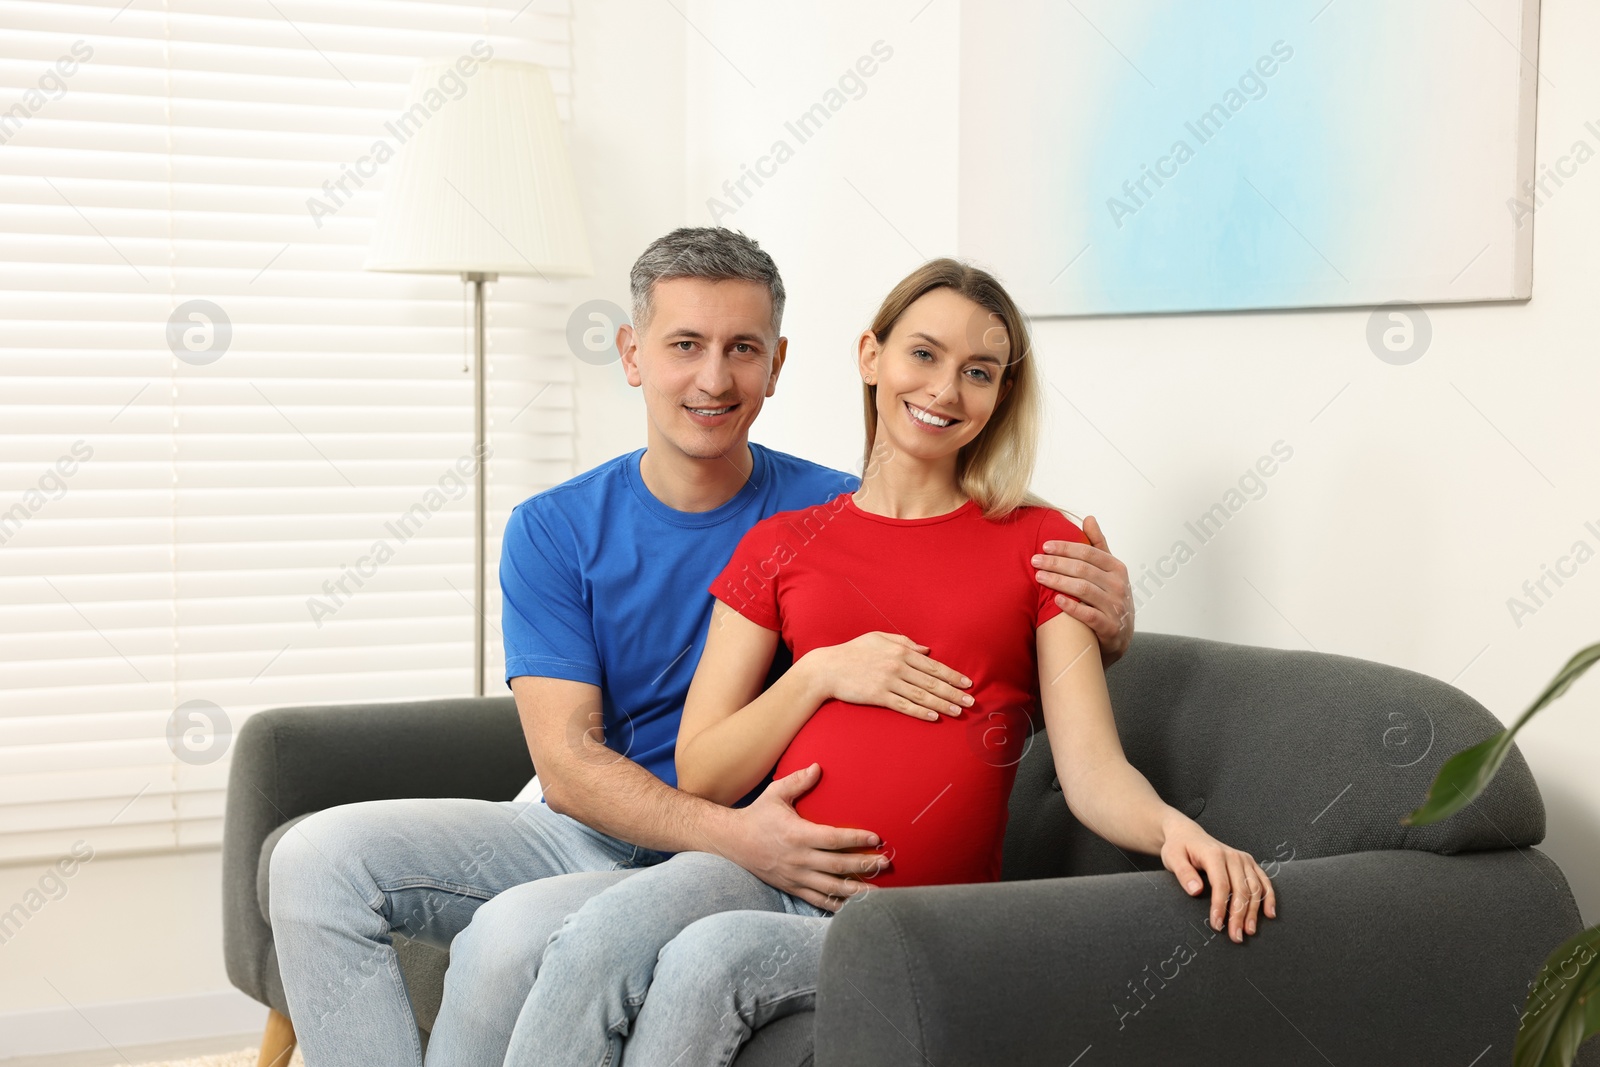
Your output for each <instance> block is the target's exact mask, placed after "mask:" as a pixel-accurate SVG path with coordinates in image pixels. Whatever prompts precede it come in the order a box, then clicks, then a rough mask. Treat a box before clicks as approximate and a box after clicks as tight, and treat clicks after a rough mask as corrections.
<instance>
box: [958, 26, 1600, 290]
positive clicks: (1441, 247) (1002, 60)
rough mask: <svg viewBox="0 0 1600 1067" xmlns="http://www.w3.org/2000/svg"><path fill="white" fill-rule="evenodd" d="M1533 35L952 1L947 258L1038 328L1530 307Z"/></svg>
mask: <svg viewBox="0 0 1600 1067" xmlns="http://www.w3.org/2000/svg"><path fill="white" fill-rule="evenodd" d="M1537 28H1538V3H1537V0H1331V2H1330V0H1006V2H1005V3H977V2H971V0H969V2H968V3H965V4H963V6H962V15H961V32H962V39H961V50H962V52H961V54H962V59H961V93H960V95H961V119H960V121H961V131H960V143H961V159H960V220H959V232H960V251H961V253H962V255H964V256H967V257H969V258H972V259H975V260H977V261H979V262H981V263H984V264H986V265H988V266H990V267H992V268H993V269H995V270H996V271H997V272H998V273H999V274H1000V275H1001V277H1002V278H1003V279H1004V280H1005V281H1006V282H1007V283H1008V285H1010V286H1011V287H1012V288H1013V291H1014V292H1016V293H1017V294H1018V297H1019V299H1021V300H1022V302H1023V304H1024V306H1025V307H1026V308H1027V309H1028V311H1029V312H1030V313H1031V314H1034V315H1081V314H1119V313H1138V312H1160V311H1201V310H1217V309H1236V308H1271V307H1316V306H1330V305H1371V304H1380V303H1385V302H1388V301H1391V300H1407V301H1411V302H1414V303H1419V304H1421V303H1429V302H1441V301H1467V300H1513V299H1525V298H1527V297H1528V296H1529V295H1531V288H1532V247H1533V243H1532V242H1533V214H1534V211H1535V210H1536V207H1537V203H1536V197H1537V196H1539V195H1540V194H1539V188H1538V186H1537V185H1536V184H1535V180H1534V179H1535V172H1534V155H1533V150H1534V145H1533V132H1534V121H1533V119H1534V102H1535V99H1536V90H1537V86H1538V83H1539V79H1540V77H1541V75H1540V74H1539V72H1538V71H1537V68H1536V65H1535V64H1536V61H1537V58H1538V40H1537ZM1595 143H1596V144H1600V137H1596V138H1595ZM1546 191H1547V192H1548V191H1549V190H1548V187H1547V189H1546Z"/></svg>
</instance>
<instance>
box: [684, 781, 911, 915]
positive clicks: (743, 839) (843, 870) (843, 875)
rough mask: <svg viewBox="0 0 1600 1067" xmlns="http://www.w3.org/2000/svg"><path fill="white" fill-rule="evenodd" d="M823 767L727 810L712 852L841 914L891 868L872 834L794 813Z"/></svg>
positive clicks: (710, 846) (776, 784) (777, 886)
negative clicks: (850, 899)
mask: <svg viewBox="0 0 1600 1067" xmlns="http://www.w3.org/2000/svg"><path fill="white" fill-rule="evenodd" d="M821 776H822V770H821V768H820V767H819V766H818V765H817V764H815V763H813V764H812V765H811V766H809V767H805V768H802V769H801V770H798V771H795V772H794V773H793V774H790V775H787V776H785V777H783V778H779V779H777V780H776V781H774V782H773V783H772V784H771V785H769V786H767V788H766V789H764V790H762V792H761V795H760V796H759V797H757V798H756V799H755V800H754V801H753V802H752V803H751V804H749V805H748V806H747V807H743V808H729V809H727V816H726V818H725V819H723V820H722V821H721V823H720V826H719V829H718V830H717V831H716V835H717V838H718V840H716V841H714V842H707V845H708V847H707V851H710V852H715V853H716V854H718V855H720V856H723V857H725V858H727V859H730V860H732V861H733V862H734V863H737V864H738V865H739V866H741V867H743V868H744V869H745V870H747V871H749V872H750V873H751V874H753V875H755V876H756V877H757V878H760V879H761V880H762V881H763V882H766V883H767V884H768V885H770V886H772V887H773V888H775V889H781V890H783V891H784V892H786V893H791V894H793V895H794V896H797V897H799V898H800V899H802V900H804V901H806V902H807V903H809V904H813V905H815V906H817V907H819V908H824V909H826V910H828V911H838V910H839V908H840V907H842V906H843V904H844V902H845V899H846V898H847V897H851V896H854V895H855V894H856V893H859V892H863V891H864V890H866V889H869V888H870V886H869V884H868V883H867V882H865V881H862V879H864V878H870V877H872V876H873V875H875V874H878V873H879V872H880V871H882V870H883V869H885V868H886V867H887V866H888V860H887V859H886V858H885V857H883V856H882V855H881V854H879V853H876V852H872V853H867V854H865V855H863V854H862V853H860V852H849V851H845V850H847V849H871V848H876V847H877V846H878V845H879V843H880V842H879V840H878V835H877V834H874V833H872V832H871V831H869V830H849V829H844V828H842V827H836V826H818V825H817V824H816V823H811V822H807V821H806V820H805V819H802V818H801V817H800V816H799V814H797V813H796V812H795V810H794V801H795V800H796V799H797V798H798V797H800V796H801V795H802V794H804V793H805V792H806V791H807V790H809V789H810V788H811V787H812V786H814V785H816V784H817V781H818V780H819V779H820V778H821Z"/></svg>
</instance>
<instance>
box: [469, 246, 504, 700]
mask: <svg viewBox="0 0 1600 1067" xmlns="http://www.w3.org/2000/svg"><path fill="white" fill-rule="evenodd" d="M499 277H500V276H499V275H498V274H494V273H487V272H484V271H471V272H464V273H463V274H462V275H461V280H462V281H463V282H468V283H470V284H471V286H472V444H473V449H472V452H473V456H474V457H475V458H476V459H477V465H478V473H477V481H476V485H475V492H474V493H473V504H474V511H475V513H476V514H475V515H474V517H473V526H472V532H473V538H472V568H473V583H474V584H473V589H474V593H473V601H472V606H473V609H474V610H473V616H474V617H473V620H472V691H473V693H474V695H476V696H480V697H481V696H483V695H484V684H483V682H484V678H483V676H484V663H483V660H484V652H485V651H486V649H485V643H484V632H483V631H484V625H485V623H486V622H487V621H488V616H487V612H488V608H489V601H488V597H487V596H486V593H485V587H486V584H487V583H486V581H485V576H486V575H487V573H488V568H487V567H486V566H485V564H486V562H487V560H486V559H485V557H486V555H487V544H488V541H487V536H488V531H489V523H488V500H489V473H488V470H487V465H486V464H485V463H484V459H485V456H484V448H485V444H486V441H487V439H488V432H487V423H488V419H487V416H486V414H485V412H486V409H487V408H488V384H487V380H488V377H489V375H488V370H487V368H486V367H485V366H484V358H483V350H484V348H485V347H486V346H485V338H484V330H483V287H484V285H485V284H487V283H489V282H492V281H497V280H498V279H499Z"/></svg>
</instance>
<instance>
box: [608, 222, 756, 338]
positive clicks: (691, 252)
mask: <svg viewBox="0 0 1600 1067" xmlns="http://www.w3.org/2000/svg"><path fill="white" fill-rule="evenodd" d="M669 278H706V279H709V280H711V281H725V280H728V279H738V280H741V281H747V282H755V283H757V284H758V285H764V286H766V287H767V294H768V295H769V296H770V297H772V333H773V335H774V336H777V335H778V334H780V333H781V332H782V330H781V327H782V324H783V300H784V293H783V279H782V278H781V277H779V275H778V265H777V264H776V263H774V262H773V261H772V257H771V256H769V255H767V253H765V252H763V251H762V250H761V246H760V245H758V244H756V243H755V242H754V241H752V240H751V239H750V238H748V237H746V236H745V235H744V234H742V233H736V232H735V231H733V230H729V229H725V228H724V227H721V226H684V227H681V228H679V229H676V230H673V231H672V232H671V233H669V234H667V235H666V236H665V237H658V238H656V239H655V240H654V241H652V242H650V247H649V248H646V249H645V250H644V252H643V253H642V254H641V255H640V256H639V258H638V259H636V260H634V262H633V270H632V271H630V272H629V274H628V285H629V288H630V290H631V291H632V294H633V325H634V328H635V329H637V330H644V329H646V328H647V327H648V326H649V324H650V316H651V315H652V314H653V313H654V311H655V308H654V306H653V305H652V304H651V299H652V296H653V290H654V288H655V284H656V282H660V281H666V280H667V279H669Z"/></svg>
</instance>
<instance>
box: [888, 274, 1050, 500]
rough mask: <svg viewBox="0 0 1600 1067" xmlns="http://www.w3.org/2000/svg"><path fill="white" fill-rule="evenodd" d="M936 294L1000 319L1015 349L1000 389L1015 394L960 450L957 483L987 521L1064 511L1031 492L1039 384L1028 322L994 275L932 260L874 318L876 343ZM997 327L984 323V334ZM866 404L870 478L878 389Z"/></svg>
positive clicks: (904, 282)
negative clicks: (1023, 512) (1020, 512)
mask: <svg viewBox="0 0 1600 1067" xmlns="http://www.w3.org/2000/svg"><path fill="white" fill-rule="evenodd" d="M935 289H950V290H952V291H954V292H956V293H959V294H960V295H962V296H964V297H966V298H967V299H968V300H970V301H972V302H973V303H974V304H977V305H978V306H979V307H981V308H983V309H984V310H985V311H987V312H989V313H990V318H991V320H992V319H993V318H998V319H999V320H1000V328H1002V329H1004V330H1005V335H1006V340H1007V341H1008V343H1009V345H1010V352H1009V354H1008V355H1007V358H1006V365H1005V369H1004V370H1002V371H1001V372H1000V382H999V383H998V384H1000V385H1002V386H1003V385H1004V383H1005V382H1008V381H1009V382H1011V389H1010V391H1009V392H1008V393H1006V394H1005V395H1003V396H1002V397H1001V398H1000V400H999V402H998V403H996V404H995V409H994V413H993V414H992V415H991V416H990V417H989V422H988V424H987V425H985V426H984V428H983V430H982V431H980V432H979V434H978V436H977V437H976V438H974V439H973V440H971V441H969V442H968V443H967V444H966V445H965V446H963V447H962V449H961V451H960V452H958V453H956V483H957V484H958V485H959V486H960V488H961V491H962V493H964V494H966V496H968V497H969V498H971V499H972V500H975V501H977V503H978V506H979V507H980V508H981V509H982V510H983V515H984V518H987V519H1003V518H1005V517H1006V516H1007V515H1009V514H1011V512H1013V511H1015V510H1016V509H1017V508H1018V507H1020V506H1022V505H1024V504H1032V505H1037V506H1039V507H1046V508H1052V509H1054V510H1056V511H1060V510H1061V509H1060V508H1056V507H1055V505H1053V504H1051V503H1050V502H1049V501H1046V500H1044V499H1042V498H1040V497H1038V496H1035V495H1034V494H1033V493H1031V492H1030V491H1029V490H1028V485H1029V483H1030V482H1032V480H1033V464H1034V458H1035V455H1036V454H1037V452H1038V446H1039V425H1040V422H1041V414H1040V412H1041V404H1040V388H1041V380H1040V375H1039V370H1038V368H1037V367H1036V366H1035V365H1034V360H1033V340H1032V338H1031V337H1030V336H1029V333H1028V322H1027V320H1026V319H1025V318H1023V316H1022V312H1021V311H1020V310H1019V309H1018V308H1017V305H1016V302H1015V301H1013V300H1012V299H1011V294H1009V293H1007V292H1006V290H1005V287H1004V286H1002V285H1001V284H1000V283H999V282H998V281H997V280H996V279H995V277H994V275H992V274H990V273H989V272H988V271H985V270H980V269H979V268H977V267H973V266H969V265H967V264H965V263H962V262H960V261H958V260H954V259H934V260H929V261H928V262H927V263H924V264H923V265H922V266H920V267H918V268H917V269H916V270H914V271H912V272H911V273H910V274H908V275H906V277H905V278H904V279H902V280H901V282H900V284H898V285H896V286H895V287H894V288H893V289H891V290H890V291H889V295H888V296H886V297H884V298H883V303H882V304H881V305H880V306H879V308H878V313H877V314H876V315H875V316H873V319H872V326H871V330H872V335H873V336H874V337H876V338H877V340H878V344H879V345H884V344H887V343H888V340H889V334H890V332H891V331H892V330H893V329H894V327H895V324H896V323H897V322H899V321H900V317H901V316H902V315H904V314H905V313H906V309H907V308H909V307H910V306H911V305H912V304H914V303H916V302H917V301H918V300H919V299H921V298H922V297H924V296H926V295H927V294H928V293H931V292H933V291H934V290H935ZM994 328H995V327H994V326H993V325H986V326H985V328H984V336H987V334H988V331H989V330H991V329H994ZM974 347H977V346H976V345H974ZM862 407H863V410H864V413H865V416H866V424H867V425H866V428H867V443H866V450H865V453H864V455H863V456H862V464H863V466H862V474H863V476H865V474H866V472H867V471H868V470H869V469H870V468H871V465H872V461H873V446H874V443H875V440H876V438H877V433H878V387H877V386H876V385H867V384H865V383H863V384H862ZM1069 514H1070V513H1069Z"/></svg>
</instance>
